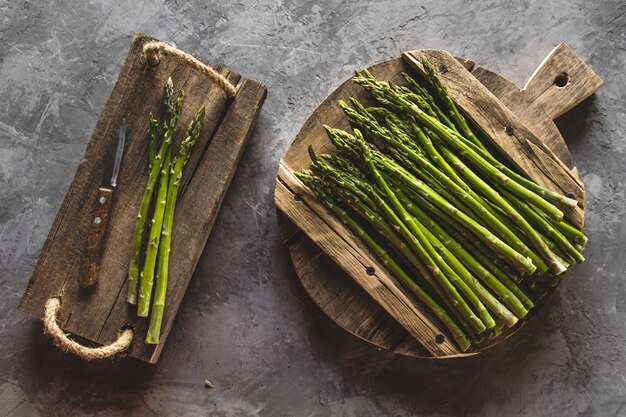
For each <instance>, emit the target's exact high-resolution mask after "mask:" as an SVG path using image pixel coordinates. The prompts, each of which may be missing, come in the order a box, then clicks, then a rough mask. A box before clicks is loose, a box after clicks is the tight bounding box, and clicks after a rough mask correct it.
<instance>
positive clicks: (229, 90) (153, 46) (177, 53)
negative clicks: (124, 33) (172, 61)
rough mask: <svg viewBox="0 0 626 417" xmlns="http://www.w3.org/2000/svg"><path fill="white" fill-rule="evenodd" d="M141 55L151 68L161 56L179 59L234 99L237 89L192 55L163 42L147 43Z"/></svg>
mask: <svg viewBox="0 0 626 417" xmlns="http://www.w3.org/2000/svg"><path fill="white" fill-rule="evenodd" d="M143 53H144V54H145V55H146V58H147V60H148V63H149V64H150V65H153V66H154V65H157V64H158V63H159V62H160V61H161V56H172V57H176V58H181V59H182V60H184V61H185V62H186V63H187V64H189V65H191V66H192V67H194V68H196V69H197V70H198V71H200V72H202V73H204V74H205V75H206V76H207V77H209V78H210V79H211V81H213V82H214V83H215V84H217V85H218V86H219V87H220V88H221V89H222V91H223V92H224V94H225V95H226V96H227V97H228V98H230V97H234V96H235V95H236V94H237V88H235V86H234V85H233V84H232V83H231V82H230V81H228V80H227V79H226V77H224V76H223V75H222V74H220V73H218V72H217V71H215V70H214V69H213V68H211V67H209V66H208V65H205V64H204V63H202V62H201V61H200V60H198V59H197V58H195V57H194V56H193V55H191V54H188V53H187V52H184V51H181V50H180V49H178V48H175V47H173V46H171V45H168V44H167V43H165V42H160V41H150V42H147V43H146V44H145V45H144V46H143Z"/></svg>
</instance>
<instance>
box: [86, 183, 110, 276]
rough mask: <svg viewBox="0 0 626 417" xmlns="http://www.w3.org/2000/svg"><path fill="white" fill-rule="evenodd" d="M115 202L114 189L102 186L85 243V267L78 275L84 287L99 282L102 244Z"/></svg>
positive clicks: (94, 206) (94, 205)
mask: <svg viewBox="0 0 626 417" xmlns="http://www.w3.org/2000/svg"><path fill="white" fill-rule="evenodd" d="M112 202H113V189H111V188H106V187H100V188H99V189H98V195H97V196H96V200H95V201H94V202H93V206H92V207H93V211H92V216H91V219H92V220H91V223H90V225H89V232H88V233H87V239H86V244H85V246H86V247H85V257H84V259H83V269H82V271H81V273H80V276H79V277H78V280H79V283H80V286H81V287H82V288H89V287H91V286H92V285H95V284H96V282H98V269H99V265H100V258H101V255H102V244H103V243H104V238H105V235H106V231H107V226H108V224H109V212H110V211H111V204H112Z"/></svg>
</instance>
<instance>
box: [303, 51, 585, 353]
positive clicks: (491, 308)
mask: <svg viewBox="0 0 626 417" xmlns="http://www.w3.org/2000/svg"><path fill="white" fill-rule="evenodd" d="M422 64H423V67H424V69H425V73H426V77H425V80H426V82H423V81H422V83H420V82H418V81H417V80H416V79H414V78H412V77H411V76H409V75H408V74H404V77H405V79H406V85H405V86H400V85H396V84H394V83H392V82H384V81H379V80H377V79H376V78H374V77H373V76H372V75H371V74H370V73H369V72H368V71H367V70H365V71H363V72H358V71H357V72H356V76H355V77H354V79H353V80H354V81H355V82H356V83H358V84H360V85H361V86H362V87H363V88H365V89H366V90H367V91H368V92H369V93H370V94H371V95H372V96H373V98H374V99H375V100H376V101H377V102H378V103H380V106H377V107H368V108H366V107H364V106H363V105H362V104H361V103H359V102H358V101H357V100H355V99H351V104H352V106H349V105H348V104H346V103H345V102H343V101H340V102H339V105H340V106H341V108H342V109H343V110H344V112H345V114H346V115H347V116H348V118H349V119H350V121H351V122H352V124H353V133H352V134H351V133H348V132H346V131H342V130H338V129H333V128H331V127H328V126H325V128H326V132H327V134H328V136H329V138H330V140H331V141H332V143H333V144H334V145H335V147H336V148H337V150H336V152H335V153H333V154H328V155H326V154H325V155H318V154H316V153H315V151H314V150H313V149H312V148H310V149H309V153H310V156H311V159H312V161H313V162H312V163H311V166H310V170H306V171H303V172H300V173H298V174H297V175H298V177H299V178H300V179H301V181H302V182H303V183H304V184H305V185H307V186H308V187H309V188H310V189H311V190H312V191H313V192H314V193H315V195H316V196H317V197H318V198H319V199H320V200H321V201H322V202H323V203H324V204H325V205H326V206H327V207H328V208H329V209H330V210H331V211H332V212H333V213H334V214H335V215H336V216H338V217H339V218H340V219H341V220H342V222H343V223H344V224H345V225H346V226H347V227H348V228H349V229H351V230H352V231H353V232H354V233H355V234H356V235H357V236H358V237H360V239H361V240H362V241H363V242H364V243H365V244H366V245H367V246H368V247H369V248H370V249H371V251H372V252H373V253H375V254H376V255H377V257H378V258H380V260H381V261H382V262H383V264H384V265H386V266H387V267H388V269H389V270H390V271H391V272H393V274H394V275H395V276H396V277H397V278H398V279H399V280H401V281H402V282H403V283H404V284H405V285H406V286H407V287H408V288H409V289H410V290H411V291H412V292H413V293H415V295H416V296H417V298H418V299H419V300H420V301H421V302H422V303H423V304H424V305H425V306H426V307H427V308H428V309H430V310H431V311H432V313H434V315H435V316H436V317H437V318H438V319H439V320H440V321H441V322H442V324H443V325H444V326H445V327H446V328H447V329H448V331H449V334H450V336H452V337H453V339H454V340H455V341H456V343H457V344H458V346H459V347H460V348H461V350H463V351H467V350H468V349H471V348H472V345H480V344H481V343H486V342H487V341H489V340H491V339H493V338H494V337H497V336H498V335H499V334H501V332H502V330H503V329H504V328H508V327H512V326H514V325H515V324H516V323H517V322H518V321H519V320H520V319H522V318H524V317H525V316H526V315H527V314H528V312H529V311H530V310H531V309H532V308H533V306H534V304H535V303H536V302H537V300H538V299H539V298H540V297H541V296H543V295H544V294H545V293H546V292H547V290H548V289H549V287H550V286H553V285H556V284H557V283H558V281H559V279H560V278H561V277H562V274H563V273H565V272H566V270H567V268H568V267H569V266H571V265H573V264H575V263H578V262H582V261H584V258H583V256H582V254H581V251H582V250H583V248H584V246H585V243H586V242H587V238H586V237H585V236H584V235H583V233H582V232H581V230H579V229H578V228H576V227H574V226H573V225H572V224H570V223H569V222H568V221H567V220H564V218H563V211H562V210H563V209H570V208H572V207H575V206H576V205H577V201H576V200H573V199H571V198H568V197H566V196H564V195H561V194H558V193H556V192H553V191H551V190H548V189H546V188H544V187H542V186H541V185H539V184H537V183H535V182H533V181H532V180H531V179H529V178H528V177H527V176H526V175H525V174H524V173H523V172H522V171H521V170H520V169H519V168H518V167H515V166H513V165H512V164H511V163H510V162H509V161H508V160H507V159H506V158H504V157H503V155H501V154H500V153H499V152H498V151H496V150H495V149H494V148H493V147H492V145H490V144H489V142H488V140H486V138H485V137H484V134H483V133H481V132H479V130H478V129H476V127H474V128H472V127H470V123H468V121H467V120H466V119H465V117H464V116H463V115H462V114H461V112H460V111H459V109H458V108H457V106H456V105H455V103H454V101H453V100H452V99H451V97H450V96H449V94H448V92H447V89H446V88H445V86H444V85H443V84H442V83H441V81H440V80H439V78H438V77H437V75H436V72H435V70H434V68H433V67H432V65H431V64H430V63H429V62H427V61H426V60H425V61H424V62H423V63H422ZM420 79H421V78H420ZM431 91H432V92H433V93H432V94H431V93H430V92H431ZM477 133H478V134H477Z"/></svg>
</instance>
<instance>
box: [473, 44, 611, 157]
mask: <svg viewBox="0 0 626 417" xmlns="http://www.w3.org/2000/svg"><path fill="white" fill-rule="evenodd" d="M472 75H473V76H474V77H476V78H477V79H478V80H479V81H480V82H481V83H482V84H483V85H484V86H485V87H487V88H488V89H489V91H491V92H492V93H493V94H494V95H495V96H496V97H498V99H499V100H500V101H501V102H502V103H503V104H504V105H505V106H506V107H507V108H508V109H509V110H511V111H512V112H513V113H515V114H516V115H517V116H518V117H519V118H520V119H521V120H522V121H523V122H524V123H525V124H526V126H527V127H528V128H529V130H530V131H531V132H533V134H534V135H535V136H537V137H538V138H541V141H542V142H543V143H545V144H546V146H547V147H548V148H550V150H551V151H552V152H554V154H555V155H556V156H558V157H559V159H560V160H561V161H563V162H564V163H565V164H566V165H567V166H568V167H570V168H571V167H573V165H574V164H573V161H572V156H571V154H570V153H569V150H568V149H567V145H566V144H565V140H564V139H563V137H562V136H561V133H560V132H559V130H558V129H557V127H556V125H555V124H554V120H555V119H556V118H557V117H559V116H561V115H562V114H564V113H565V112H567V111H569V110H571V109H572V108H573V107H575V106H576V105H578V104H579V103H580V102H581V101H583V100H584V99H586V98H587V97H589V96H591V95H592V94H593V93H595V92H596V91H597V90H598V89H599V88H600V87H602V85H603V83H604V82H603V81H602V79H601V78H600V77H599V76H598V75H597V74H596V73H595V72H594V71H593V70H592V69H591V68H590V67H589V66H588V65H587V64H585V63H584V62H583V61H582V60H581V59H580V58H579V57H578V55H576V53H575V52H574V51H573V50H572V49H571V48H570V47H569V46H567V45H566V44H564V43H562V44H560V45H558V46H557V47H556V48H554V50H553V51H552V52H551V53H550V54H549V55H548V56H547V57H546V59H545V60H544V61H543V62H542V63H541V64H540V65H539V67H537V70H536V71H535V73H534V74H533V75H532V77H531V78H530V79H529V80H528V82H527V83H526V85H525V86H524V88H523V89H519V88H518V87H517V86H516V85H515V84H513V83H511V82H510V81H508V80H507V79H506V78H504V77H501V76H499V75H498V74H494V73H493V72H491V71H488V70H486V69H484V68H476V69H474V70H473V71H472Z"/></svg>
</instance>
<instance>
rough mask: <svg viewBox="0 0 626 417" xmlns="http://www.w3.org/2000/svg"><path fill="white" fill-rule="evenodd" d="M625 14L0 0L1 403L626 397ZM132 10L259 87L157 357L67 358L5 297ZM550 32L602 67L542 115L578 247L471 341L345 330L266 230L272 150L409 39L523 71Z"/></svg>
mask: <svg viewBox="0 0 626 417" xmlns="http://www.w3.org/2000/svg"><path fill="white" fill-rule="evenodd" d="M227 3H229V4H227ZM625 16H626V5H625V4H624V3H623V2H621V1H606V0H603V1H591V0H589V1H581V0H558V1H545V0H537V1H535V0H530V1H529V0H524V1H518V0H509V1H502V2H498V1H473V2H472V1H469V2H467V1H460V0H448V1H432V0H427V1H424V2H422V3H421V4H418V3H416V2H410V1H391V0H389V1H386V2H379V1H365V0H359V1H351V0H347V1H346V0H343V1H336V0H324V1H320V2H314V1H308V2H299V4H292V3H289V2H282V1H280V0H277V1H269V0H259V1H245V2H243V1H242V2H227V1H220V2H217V1H214V2H208V1H202V0H190V1H186V0H173V1H150V0H145V1H127V2H124V1H121V0H118V1H113V0H102V1H84V0H49V1H23V0H20V1H7V0H0V39H1V40H2V42H1V43H0V97H1V100H0V287H1V289H0V415H2V416H6V415H8V416H39V415H42V416H56V415H59V416H91V415H98V416H109V415H114V416H122V415H124V416H126V415H141V416H144V415H179V416H187V415H188V416H197V415H212V416H257V415H259V416H448V415H453V416H474V415H481V416H626V377H625V374H626V362H625V361H624V359H625V358H626V340H625V339H626V305H625V304H624V299H625V298H626V286H625V285H624V277H623V274H624V271H625V270H626V256H625V251H626V228H625V227H624V226H625V223H624V222H625V221H626V217H625V212H626V209H625V208H624V203H625V201H624V200H625V196H624V185H625V184H624V183H625V181H626V164H625V162H626V161H625V159H624V151H625V149H626V137H625V135H624V126H626V116H625V115H624V107H625V105H626V75H625V74H626V71H625V70H624V66H625V64H626V62H625V60H626V59H625V58H626V53H625V50H626V40H625V30H626V17H625ZM135 31H143V32H146V33H148V34H151V35H153V36H155V37H158V38H160V39H163V40H167V41H172V42H175V43H176V44H178V45H179V46H180V47H182V48H183V49H186V50H188V51H192V52H196V53H198V54H199V55H202V56H205V57H207V58H209V59H211V60H214V61H215V62H219V63H222V64H225V65H227V66H229V67H232V68H233V69H235V70H237V71H239V72H241V73H242V74H244V75H245V76H248V77H253V78H255V79H257V80H260V81H262V82H264V83H266V84H267V86H268V87H269V96H268V99H267V101H266V103H265V107H264V109H263V111H262V114H261V117H260V119H259V123H258V126H257V129H256V132H255V134H254V136H253V137H252V141H251V143H250V146H249V148H248V150H247V152H246V154H245V155H244V158H243V161H242V163H241V166H240V168H239V171H238V173H237V176H236V178H235V180H234V182H233V185H232V187H231V190H230V192H229V193H228V195H227V198H226V200H225V203H224V206H223V208H222V211H221V214H220V216H219V218H218V220H217V223H216V225H215V228H214V230H213V234H212V235H211V237H210V239H209V243H208V244H207V247H206V249H205V252H204V255H203V257H202V259H201V261H200V264H199V267H198V269H197V271H196V274H195V277H194V279H193V281H192V283H191V286H190V287H189V291H188V293H187V296H186V298H185V299H184V301H183V304H182V307H181V309H180V312H179V317H178V319H177V322H176V323H175V327H174V329H173V331H172V334H171V335H170V338H169V343H168V345H167V346H166V349H165V351H164V353H163V356H162V357H161V361H160V363H159V364H158V365H157V366H149V365H145V364H142V363H138V362H134V361H129V360H124V361H120V362H116V363H99V364H89V365H85V364H83V363H81V362H80V361H79V360H77V359H75V358H72V357H68V356H66V355H64V354H61V353H59V352H58V351H57V350H56V349H55V348H54V347H52V346H51V343H50V342H49V341H48V340H47V339H45V338H44V337H43V336H42V328H41V325H40V324H39V323H38V322H36V321H33V320H31V319H29V318H27V317H25V316H23V315H22V314H20V313H18V312H17V311H16V310H15V308H16V306H17V303H18V300H19V297H20V295H21V293H22V291H23V290H24V288H25V286H26V282H27V280H28V278H29V276H30V273H31V271H32V269H33V266H34V264H35V260H36V257H37V254H38V253H39V251H40V249H41V247H42V245H43V242H44V239H45V237H46V235H47V233H48V229H49V227H50V225H51V223H52V221H53V218H54V215H55V213H56V211H57V209H58V207H59V205H60V203H61V200H62V198H63V195H64V193H65V191H66V189H67V186H68V184H69V181H70V179H71V176H72V174H73V172H74V170H75V169H76V167H77V166H78V163H79V160H80V158H81V155H82V153H83V151H84V149H85V146H86V144H87V141H88V139H89V136H90V134H91V131H92V129H93V127H94V125H95V123H96V120H97V118H98V115H99V113H100V111H101V109H102V107H103V105H104V103H105V101H106V99H107V97H108V95H109V92H110V91H111V88H112V86H113V83H114V82H115V79H116V77H117V74H118V71H119V68H120V65H121V62H122V60H123V58H124V56H125V55H126V52H127V49H128V46H129V43H130V40H131V37H132V35H133V33H134V32H135ZM561 41H566V42H568V43H569V44H570V45H571V46H572V47H573V48H574V50H576V51H577V52H578V53H579V54H580V55H581V56H582V57H583V58H584V59H585V60H586V61H587V62H588V63H589V64H590V65H591V66H592V67H593V68H594V69H595V70H596V71H597V72H598V73H599V74H600V75H601V76H602V77H603V78H604V80H605V81H606V86H605V87H604V88H603V89H602V90H601V91H600V92H599V93H598V94H597V96H596V97H594V98H593V99H591V100H588V101H587V102H585V103H583V104H582V105H581V106H580V107H579V108H577V109H576V110H575V111H574V112H572V114H570V115H567V116H565V117H564V118H563V119H562V120H561V121H560V122H559V125H560V126H561V127H562V128H563V130H564V132H565V136H566V138H567V140H568V141H569V143H570V144H571V149H572V153H573V155H574V159H575V161H576V164H577V165H578V168H579V172H580V174H581V175H582V178H583V180H584V182H585V184H586V186H587V199H588V206H587V207H588V208H587V227H586V232H587V233H588V234H589V237H590V243H589V245H588V246H587V249H586V251H585V256H586V257H587V262H586V263H585V264H583V265H581V266H578V267H576V268H575V270H574V271H573V272H572V273H571V274H570V275H569V276H568V278H567V279H566V280H565V282H564V283H563V285H562V286H561V288H560V289H559V291H558V293H557V294H556V295H555V297H554V298H553V299H552V302H551V303H550V305H549V306H547V307H545V308H544V309H543V311H542V312H541V313H540V314H539V315H538V316H537V317H536V318H535V319H534V320H533V321H532V322H531V323H529V324H528V325H527V326H526V327H525V328H524V329H522V330H521V331H520V332H519V333H518V334H517V335H516V336H515V337H514V338H512V340H510V341H507V342H506V343H503V344H501V345H500V346H499V347H497V348H495V349H492V350H491V351H489V352H487V353H486V354H484V355H481V356H479V357H475V358H470V359H463V360H453V361H426V360H415V359H410V358H405V357H399V356H393V355H391V354H388V353H384V352H378V351H376V350H375V349H373V348H371V347H370V346H368V345H366V344H365V343H363V342H361V341H359V340H357V339H356V338H354V337H352V336H350V335H348V334H345V333H344V332H343V331H342V330H341V329H339V328H338V327H337V326H336V325H334V324H333V323H332V322H330V321H329V320H328V319H327V318H326V317H325V316H324V315H323V314H322V313H321V312H320V311H319V310H318V309H317V308H316V307H315V306H314V305H313V303H312V302H311V301H310V300H309V299H308V298H307V297H306V295H305V294H304V291H303V290H302V288H301V286H300V285H299V283H298V281H297V279H296V277H295V275H294V273H293V271H292V269H291V267H290V263H289V260H288V257H287V254H286V252H285V250H284V248H283V247H282V245H281V244H280V242H279V241H278V239H277V227H276V221H275V212H274V207H273V203H272V193H273V182H274V176H275V172H276V167H277V164H278V161H279V159H280V158H281V156H283V154H284V153H285V152H286V150H287V148H288V146H289V144H290V142H291V140H292V139H293V138H294V136H295V134H296V132H297V131H298V129H299V127H300V126H301V125H302V123H303V122H304V120H305V118H306V117H307V115H308V114H309V113H310V112H311V111H312V110H313V109H314V108H315V106H317V104H318V103H319V102H321V100H322V99H323V98H324V97H325V96H326V95H328V94H329V93H330V92H331V91H332V90H333V89H334V88H335V87H336V86H337V85H339V84H340V83H341V82H342V81H343V80H345V79H346V78H347V77H349V76H350V74H351V72H352V71H353V70H354V69H355V68H361V67H364V66H367V65H369V64H372V63H374V62H376V61H380V60H384V59H386V58H389V57H394V56H397V55H399V54H400V52H402V51H404V50H407V49H416V48H420V47H429V48H442V49H448V50H450V51H451V52H453V53H454V54H457V55H460V56H465V57H468V58H472V59H474V60H476V61H477V62H478V63H479V64H481V65H483V66H486V67H487V68H490V69H492V70H495V71H498V72H500V73H502V74H503V75H506V76H508V77H509V78H510V79H512V80H513V81H515V82H517V83H518V84H520V85H521V84H523V82H524V81H525V80H526V79H527V78H528V77H529V76H530V74H531V73H532V72H533V70H534V68H535V67H536V66H537V65H538V64H539V63H540V62H541V61H542V59H543V58H544V57H545V55H546V54H547V53H548V52H549V51H550V50H551V49H552V48H553V47H554V46H555V45H556V44H557V43H559V42H561ZM205 378H208V379H210V380H211V381H213V383H214V384H215V388H214V389H212V390H207V389H206V388H204V386H203V383H202V382H203V380H204V379H205Z"/></svg>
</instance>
